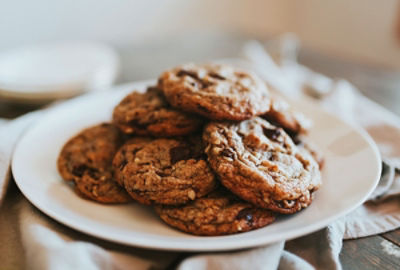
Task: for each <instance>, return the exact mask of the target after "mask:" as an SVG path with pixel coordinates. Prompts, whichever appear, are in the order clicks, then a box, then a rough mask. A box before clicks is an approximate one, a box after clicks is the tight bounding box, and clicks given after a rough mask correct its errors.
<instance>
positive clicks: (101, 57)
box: [0, 41, 119, 103]
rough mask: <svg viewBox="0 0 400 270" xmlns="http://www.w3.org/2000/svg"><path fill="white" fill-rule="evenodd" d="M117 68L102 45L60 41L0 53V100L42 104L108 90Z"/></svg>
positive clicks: (111, 54) (115, 58)
mask: <svg viewBox="0 0 400 270" xmlns="http://www.w3.org/2000/svg"><path fill="white" fill-rule="evenodd" d="M118 66H119V59H118V55H117V53H116V52H115V51H114V50H113V49H112V48H110V47H108V46H106V45H104V44H101V43H94V42H83V41H74V42H72V41H63V42H52V43H44V44H36V45H29V46H24V47H20V48H16V49H13V50H10V51H6V52H2V53H1V54H0V98H1V99H3V100H7V101H12V102H18V103H42V102H47V101H50V100H53V99H58V98H68V97H72V96H75V95H77V94H80V93H82V92H83V91H91V90H97V89H101V88H104V87H107V88H109V87H110V85H112V83H113V82H114V80H115V78H116V76H117V72H118Z"/></svg>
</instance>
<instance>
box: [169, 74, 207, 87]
mask: <svg viewBox="0 0 400 270" xmlns="http://www.w3.org/2000/svg"><path fill="white" fill-rule="evenodd" d="M176 76H178V77H183V76H189V77H191V78H193V79H194V80H195V82H192V83H191V85H192V86H193V87H196V88H199V89H204V88H207V87H208V86H210V85H212V82H206V81H204V80H202V79H200V78H199V76H197V74H196V73H195V72H193V71H187V70H180V71H179V72H178V73H177V74H176Z"/></svg>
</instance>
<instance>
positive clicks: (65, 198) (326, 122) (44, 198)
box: [12, 82, 381, 251]
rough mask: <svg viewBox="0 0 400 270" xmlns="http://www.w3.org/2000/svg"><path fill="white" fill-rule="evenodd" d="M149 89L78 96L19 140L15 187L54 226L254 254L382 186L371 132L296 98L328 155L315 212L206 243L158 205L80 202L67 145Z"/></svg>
mask: <svg viewBox="0 0 400 270" xmlns="http://www.w3.org/2000/svg"><path fill="white" fill-rule="evenodd" d="M153 83H154V82H153ZM146 85H149V84H148V83H147V84H145V83H135V84H131V85H127V86H123V87H120V88H119V89H113V90H112V91H107V92H103V93H96V94H94V95H88V96H83V97H79V98H76V99H73V100H71V101H68V102H66V103H64V104H62V105H60V106H58V107H56V108H54V109H52V110H51V111H49V113H47V114H46V115H45V116H44V117H43V118H42V119H40V121H38V124H37V125H35V126H34V127H33V128H31V129H30V130H29V131H28V132H27V133H26V134H25V136H24V137H23V138H22V139H21V141H20V142H19V144H18V146H17V148H16V150H15V153H14V157H13V162H12V171H13V174H14V178H15V181H16V183H17V185H18V187H19V188H20V190H21V191H22V193H23V194H24V195H25V196H26V198H27V199H28V200H30V201H31V202H32V203H33V204H34V205H35V206H36V207H37V208H39V209H40V210H41V211H43V212H44V213H45V214H47V215H49V216H50V217H52V218H54V219H55V220H57V221H59V222H61V223H63V224H65V225H67V226H69V227H71V228H74V229H76V230H79V231H81V232H84V233H87V234H90V235H93V236H96V237H100V238H103V239H107V240H110V241H114V242H117V243H122V244H128V245H133V246H138V247H145V248H154V249H165V250H182V251H211V250H232V249H240V248H249V247H254V246H259V245H264V244H269V243H273V242H276V241H281V240H285V239H291V238H295V237H299V236H301V235H305V234H308V233H311V232H313V231H316V230H318V229H321V228H323V227H325V226H327V225H328V224H330V223H331V222H333V221H334V220H335V219H337V218H339V217H340V216H343V215H345V214H347V213H349V212H350V211H352V210H353V209H355V208H356V207H357V206H359V205H360V204H361V203H362V202H363V201H365V200H366V199H367V197H368V196H369V195H370V194H371V192H372V191H373V190H374V188H375V186H376V184H377V183H378V180H379V177H380V172H381V160H380V156H379V152H378V150H377V147H376V145H375V143H374V142H373V141H372V139H371V138H370V137H369V136H368V135H367V134H366V132H365V131H362V130H359V129H357V128H355V127H352V126H350V125H349V124H347V123H344V122H343V121H342V120H340V119H338V118H336V117H335V116H333V115H331V114H328V113H327V112H325V111H323V110H322V109H321V108H320V107H318V106H316V105H314V104H312V103H310V102H307V101H304V100H297V101H296V104H294V105H296V107H297V108H298V109H300V110H301V111H302V112H304V114H305V115H307V116H309V117H311V118H312V119H313V120H314V123H315V125H314V127H313V128H312V130H311V132H310V139H311V140H312V141H313V142H315V144H316V145H317V146H318V147H319V148H320V149H321V150H322V151H323V152H324V155H325V167H324V169H323V172H322V177H323V178H322V179H323V185H322V187H321V189H320V190H318V191H317V193H316V198H315V200H314V202H313V203H312V204H311V206H310V207H308V208H307V209H305V210H303V211H301V212H299V213H297V214H294V215H288V216H281V217H279V218H278V219H277V221H276V222H275V223H273V224H271V225H269V226H267V227H265V228H261V229H258V230H254V231H251V232H246V233H240V234H235V235H228V236H217V237H199V236H193V235H190V234H186V233H183V232H180V231H178V230H176V229H173V228H171V227H169V226H168V225H166V224H164V223H163V222H162V221H161V220H160V219H159V218H158V217H157V216H156V214H155V213H154V212H153V211H152V209H151V207H146V206H143V205H139V204H137V203H132V204H127V205H102V204H99V203H95V202H92V201H89V200H85V199H82V198H80V197H79V196H77V195H76V194H75V193H74V191H73V189H72V188H71V187H70V186H69V185H68V184H67V183H66V182H65V181H63V180H62V179H61V176H60V175H59V173H58V172H57V157H58V154H59V152H60V150H61V148H62V146H63V145H64V143H65V142H66V141H67V140H68V139H70V138H71V137H72V136H73V135H75V134H76V133H78V132H79V131H81V130H82V129H83V128H86V127H88V126H91V125H94V124H97V123H100V122H103V121H109V120H110V118H111V113H112V110H113V108H114V106H115V105H116V104H117V103H118V102H119V101H120V100H121V99H122V98H123V97H124V96H125V95H126V94H127V93H129V92H130V91H132V90H133V89H137V90H139V91H140V90H143V89H145V87H146Z"/></svg>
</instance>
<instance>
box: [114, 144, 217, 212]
mask: <svg viewBox="0 0 400 270" xmlns="http://www.w3.org/2000/svg"><path fill="white" fill-rule="evenodd" d="M205 159H206V156H205V154H204V151H203V147H202V145H201V139H200V137H198V138H197V139H191V138H189V139H180V140H175V139H155V140H148V141H147V142H146V139H141V140H139V141H131V142H128V143H127V144H125V145H124V146H123V147H121V149H120V150H119V151H118V153H117V155H116V156H115V158H114V161H113V166H114V168H115V170H116V172H115V174H116V177H117V179H118V181H119V183H123V185H124V186H125V188H126V190H127V191H128V192H129V194H130V195H131V196H132V197H133V198H134V199H136V200H137V201H139V202H141V203H143V204H152V203H161V204H182V203H186V202H188V201H191V200H194V199H196V198H198V197H201V196H204V195H205V194H207V193H208V192H210V191H211V190H213V189H214V187H215V184H216V182H215V177H214V174H213V172H212V171H211V168H210V167H209V166H208V164H207V162H206V160H205Z"/></svg>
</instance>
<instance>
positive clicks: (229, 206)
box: [155, 191, 275, 236]
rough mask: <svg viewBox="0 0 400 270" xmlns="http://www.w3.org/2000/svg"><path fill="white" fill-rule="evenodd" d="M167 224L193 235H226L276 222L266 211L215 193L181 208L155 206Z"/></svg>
mask: <svg viewBox="0 0 400 270" xmlns="http://www.w3.org/2000/svg"><path fill="white" fill-rule="evenodd" d="M155 209H156V212H157V213H158V214H159V216H160V217H161V219H162V220H163V221H164V222H165V223H167V224H168V225H170V226H172V227H175V228H178V229H179V230H182V231H184V232H188V233H192V234H196V235H209V236H215V235H225V234H233V233H240V232H247V231H250V230H254V229H258V228H261V227H264V226H267V225H268V224H270V223H272V222H273V221H274V220H275V214H274V213H273V212H271V211H269V210H266V209H261V208H257V207H255V206H253V205H251V204H250V203H247V202H244V201H241V200H239V199H238V198H237V197H236V196H234V195H233V194H229V193H227V192H221V191H215V192H212V193H211V194H209V195H207V196H206V197H204V198H200V199H197V200H195V201H193V202H191V203H189V204H187V205H182V206H160V205H158V206H156V207H155Z"/></svg>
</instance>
